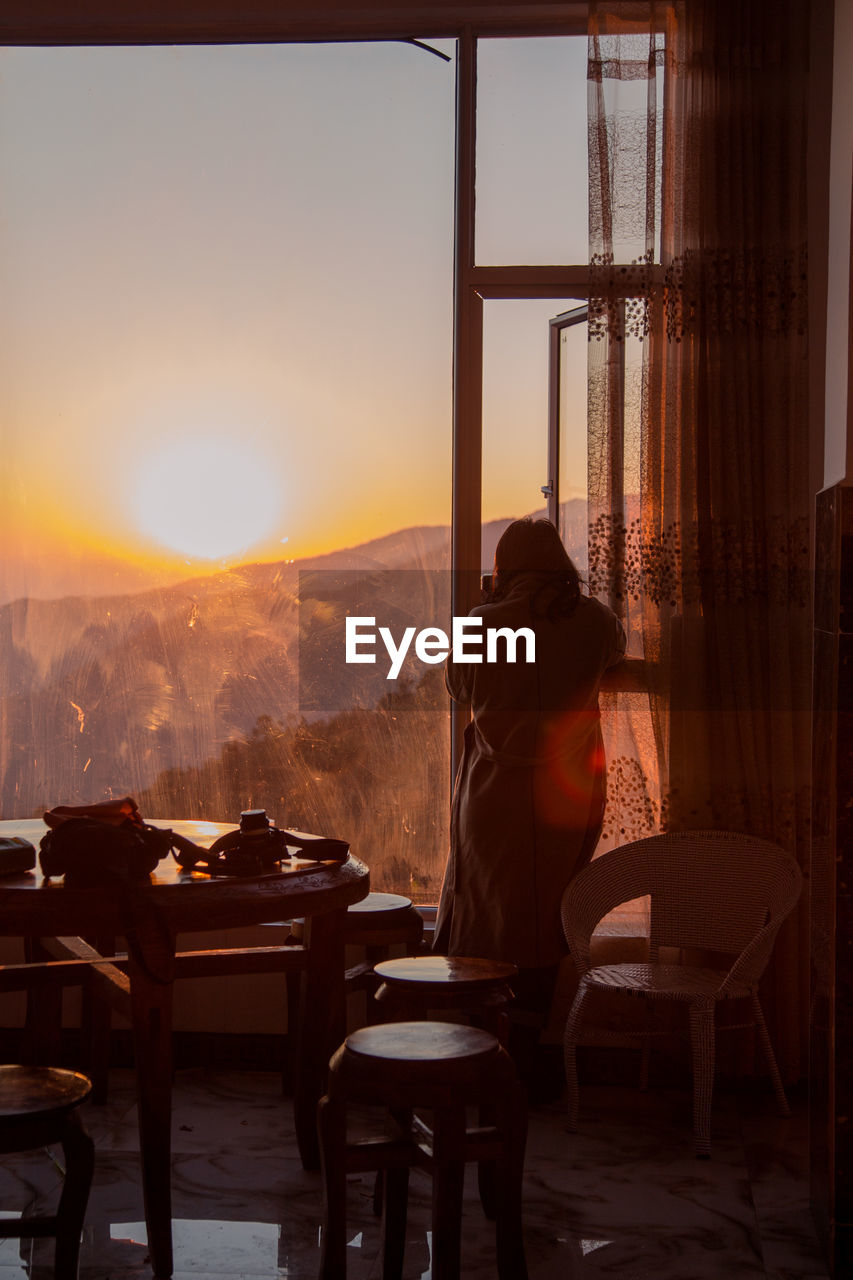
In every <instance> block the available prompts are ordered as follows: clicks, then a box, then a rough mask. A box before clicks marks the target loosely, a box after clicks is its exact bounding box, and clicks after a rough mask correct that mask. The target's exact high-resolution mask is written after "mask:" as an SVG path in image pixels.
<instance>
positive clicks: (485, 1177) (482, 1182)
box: [477, 1102, 498, 1222]
mask: <svg viewBox="0 0 853 1280" xmlns="http://www.w3.org/2000/svg"><path fill="white" fill-rule="evenodd" d="M478 1119H479V1122H480V1125H481V1126H482V1127H483V1128H488V1127H490V1126H491V1125H493V1124H495V1122H496V1119H497V1117H496V1114H495V1108H494V1107H493V1106H489V1105H488V1104H487V1103H485V1102H484V1103H481V1104H480V1107H479V1109H478ZM477 1190H478V1191H479V1193H480V1204H481V1205H482V1207H483V1213H484V1214H485V1215H486V1217H487V1218H488V1219H489V1221H490V1222H494V1220H495V1218H496V1217H497V1216H498V1203H497V1183H496V1169H495V1162H494V1160H481V1161H480V1163H479V1164H478V1165H477Z"/></svg>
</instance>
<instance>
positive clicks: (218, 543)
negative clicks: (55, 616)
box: [132, 432, 281, 560]
mask: <svg viewBox="0 0 853 1280" xmlns="http://www.w3.org/2000/svg"><path fill="white" fill-rule="evenodd" d="M132 492H133V497H132V502H133V511H134V516H135V519H136V523H137V526H138V528H139V531H140V533H143V534H146V535H147V536H148V537H150V538H153V539H154V540H155V541H156V542H159V543H161V544H162V545H165V546H167V547H170V548H171V549H172V550H174V551H180V552H183V553H184V554H186V555H188V556H198V557H200V558H202V559H207V560H219V559H222V558H223V557H227V556H231V555H236V554H237V553H241V554H242V553H244V552H247V551H248V550H250V548H251V547H252V545H253V544H254V543H257V542H259V541H260V540H261V539H262V538H264V537H266V536H267V535H268V534H269V532H270V530H271V528H272V526H273V524H274V523H275V521H276V520H277V519H278V518H279V516H280V514H281V490H280V477H278V476H277V475H274V474H273V473H272V472H271V470H270V469H269V467H268V466H267V465H266V463H265V460H264V459H263V457H261V455H260V454H258V453H255V452H253V451H252V450H251V449H250V448H248V447H247V446H246V444H245V443H244V442H243V441H241V440H240V439H239V433H237V432H235V435H234V439H232V440H210V439H206V438H204V437H202V436H196V437H190V436H188V437H186V438H184V439H181V440H173V441H170V442H169V443H168V444H166V445H165V446H162V447H160V448H158V449H157V450H156V451H154V452H152V453H149V454H148V455H146V456H145V457H143V458H142V459H141V460H140V463H139V467H138V470H137V472H136V474H135V476H134V480H133V484H132Z"/></svg>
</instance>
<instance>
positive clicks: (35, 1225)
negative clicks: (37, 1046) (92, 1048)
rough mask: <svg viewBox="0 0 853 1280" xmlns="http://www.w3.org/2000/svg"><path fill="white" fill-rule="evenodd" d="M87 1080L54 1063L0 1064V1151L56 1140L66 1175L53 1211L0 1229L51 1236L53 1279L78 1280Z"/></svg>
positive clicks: (86, 1166)
mask: <svg viewBox="0 0 853 1280" xmlns="http://www.w3.org/2000/svg"><path fill="white" fill-rule="evenodd" d="M91 1088H92V1085H91V1081H90V1080H88V1079H87V1077H86V1076H83V1075H80V1074H79V1073H78V1072H77V1071H63V1070H61V1069H59V1068H58V1067H20V1066H0V1152H2V1153H3V1154H4V1155H8V1154H10V1153H11V1152H18V1151H32V1150H36V1149H38V1148H39V1147H44V1146H48V1145H50V1144H53V1143H56V1142H58V1143H60V1144H61V1146H62V1150H63V1152H64V1154H65V1181H64V1182H63V1185H62V1194H61V1195H60V1198H59V1207H58V1209H57V1211H56V1213H55V1214H52V1215H49V1216H45V1215H42V1216H38V1217H21V1218H11V1219H10V1218H7V1219H5V1220H4V1221H3V1222H2V1224H0V1235H2V1236H13V1237H26V1238H29V1237H33V1236H53V1237H55V1239H56V1255H55V1261H54V1269H53V1274H54V1277H55V1280H77V1260H78V1257H79V1253H80V1232H81V1231H82V1229H83V1219H84V1217H85V1214H86V1205H87V1204H88V1201H89V1190H90V1188H91V1185H92V1171H93V1169H94V1163H95V1148H94V1144H93V1142H92V1139H91V1138H90V1137H89V1135H88V1134H87V1132H86V1130H85V1129H84V1128H83V1125H82V1124H81V1122H80V1117H79V1115H78V1112H77V1108H78V1107H79V1105H80V1103H81V1102H84V1101H85V1100H86V1098H88V1096H89V1093H90V1092H91Z"/></svg>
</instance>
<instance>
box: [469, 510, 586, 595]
mask: <svg viewBox="0 0 853 1280" xmlns="http://www.w3.org/2000/svg"><path fill="white" fill-rule="evenodd" d="M528 573H535V574H536V575H537V576H539V577H541V579H542V581H541V583H540V584H539V586H538V588H537V590H536V591H535V592H534V593H533V597H532V600H531V607H532V608H533V611H534V613H535V612H538V610H537V608H536V603H537V601H538V600H539V599H540V598H542V597H545V598H547V601H548V603H547V608H546V610H545V612H547V615H548V617H549V618H551V619H552V620H553V619H555V618H559V617H567V616H568V615H569V614H570V613H573V612H574V610H575V608H576V607H577V603H578V600H580V596H581V578H580V574H579V573H578V571H577V569H576V568H575V566H574V564H573V563H572V560H571V558H570V556H569V553H568V552H567V551H566V548H565V547H564V546H563V543H562V540H561V538H560V535H559V533H558V532H557V529H556V528H555V526H554V525H553V524H552V523H551V521H550V520H531V518H530V517H529V516H526V517H525V518H524V519H523V520H513V522H512V524H511V525H508V526H507V528H506V529H505V530H504V532H503V533H502V534H501V536H500V539H499V540H498V545H497V547H496V548H495V574H494V582H493V586H492V591H491V593H490V595H489V600H490V601H497V600H503V599H504V597H505V596H506V594H507V592H508V591H509V589H510V587H511V586H512V583H513V580H514V579H515V578H517V577H518V576H519V575H520V574H528Z"/></svg>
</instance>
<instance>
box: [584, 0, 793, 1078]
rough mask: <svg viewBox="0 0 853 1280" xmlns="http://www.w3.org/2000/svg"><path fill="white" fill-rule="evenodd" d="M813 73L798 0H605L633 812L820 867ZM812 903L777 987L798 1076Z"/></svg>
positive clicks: (593, 219)
mask: <svg viewBox="0 0 853 1280" xmlns="http://www.w3.org/2000/svg"><path fill="white" fill-rule="evenodd" d="M807 72H808V23H807V7H806V6H803V5H801V4H799V3H798V2H797V0H675V2H674V3H666V4H665V3H658V2H657V0H652V2H651V3H649V4H638V3H607V2H606V0H600V2H599V3H595V0H593V3H592V4H591V13H590V29H589V117H590V119H589V138H590V191H591V198H590V294H591V297H590V325H589V335H590V344H591V345H590V360H589V382H590V391H589V401H590V412H589V420H590V450H589V457H590V477H589V491H590V504H591V506H590V578H591V586H592V589H593V590H594V591H595V592H596V593H597V594H601V595H602V596H603V597H604V598H609V599H610V600H611V602H612V603H613V605H614V606H615V607H617V608H618V609H619V610H620V611H621V613H622V614H623V615H624V617H625V619H626V622H627V625H628V629H629V633H630V635H631V639H632V644H633V652H635V653H636V654H637V655H638V656H642V657H644V659H645V661H646V668H647V672H648V678H649V688H650V693H649V695H648V697H647V698H645V699H644V698H642V697H639V696H638V695H632V697H633V699H634V702H633V705H628V706H626V707H624V708H620V707H619V705H618V704H619V701H620V700H622V701H624V696H623V695H619V696H618V697H616V698H611V701H612V702H614V703H615V705H614V706H608V707H607V708H606V709H605V714H606V716H609V717H610V718H611V720H612V721H613V725H614V726H615V728H614V730H613V732H614V733H615V735H616V740H617V741H620V742H624V740H625V738H626V734H627V736H628V737H630V726H631V725H632V724H637V725H638V726H639V727H638V728H637V729H636V731H635V732H634V734H633V737H634V739H635V740H636V741H637V742H639V743H640V744H641V747H642V748H643V749H638V750H635V752H634V757H633V764H632V765H631V770H630V771H631V772H632V786H631V788H630V789H629V790H628V792H627V794H626V799H625V801H624V802H623V803H624V806H625V808H626V809H627V810H628V812H629V815H630V814H633V815H634V817H633V818H630V820H629V821H628V822H622V825H623V826H627V827H628V828H631V827H632V823H633V825H634V826H636V820H635V819H636V813H637V811H638V810H637V797H638V796H639V797H640V807H642V805H645V809H646V813H647V814H649V813H651V812H652V811H653V810H655V809H656V806H657V805H658V804H659V818H660V823H661V826H662V827H665V828H669V829H677V828H690V827H693V828H697V827H716V828H727V829H730V830H740V831H747V832H751V833H752V834H755V835H759V836H764V837H765V838H768V839H772V840H776V841H778V842H779V843H781V844H783V845H785V846H786V847H787V848H789V849H791V850H792V851H793V852H795V853H796V854H797V856H798V857H799V858H800V860H801V863H802V864H803V865H804V866H805V865H806V864H807V859H808V815H809V809H810V797H809V763H810V643H811V601H810V590H811V586H810V573H809V567H810V553H809V512H810V505H811V497H812V495H811V491H810V486H809V441H808V416H807V346H806V327H807V326H806V257H805V255H806V249H805V245H806V174H805V121H806V77H807ZM626 725H627V726H628V728H627V729H626ZM643 725H645V726H647V727H646V728H643V727H642V726H643ZM650 740H652V741H653V743H654V748H655V750H654V757H655V763H656V765H657V770H658V772H657V776H655V772H654V765H652V766H651V767H650V766H649V765H648V760H649V755H650V752H649V749H648V743H649V741H650ZM611 750H612V748H611ZM620 751H622V748H621V747H618V748H617V750H616V753H615V758H616V759H617V760H618V758H619V754H620ZM622 754H624V751H622ZM625 767H626V768H627V767H628V766H625ZM611 801H612V803H613V804H615V805H617V806H618V805H619V803H620V796H619V787H618V786H617V787H616V788H615V789H612V792H611ZM620 819H621V815H620V814H618V813H617V815H616V817H615V820H613V819H612V820H611V825H612V826H618V825H619V823H620ZM632 834H633V831H632ZM805 918H806V917H805V909H804V908H803V911H802V912H801V914H800V916H799V918H798V919H797V920H792V921H790V922H789V925H788V927H787V930H786V932H785V933H784V934H783V935H782V937H781V938H780V941H779V943H778V944H777V948H776V953H775V956H774V961H773V966H772V970H771V972H770V974H769V977H768V988H769V989H768V991H767V993H766V999H767V1002H768V1005H769V1007H770V1011H771V1012H770V1017H771V1019H772V1020H773V1024H774V1025H773V1034H774V1039H775V1043H776V1047H777V1051H778V1054H779V1058H780V1062H783V1063H784V1066H785V1069H786V1072H787V1075H788V1077H789V1078H795V1077H796V1076H797V1075H798V1074H799V1073H800V1069H801V1066H802V1057H801V1050H802V1047H803V1046H804V1044H805V1023H806V1016H807V1008H806V991H807V973H806V971H805V955H806V949H805ZM774 1014H775V1016H774Z"/></svg>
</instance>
